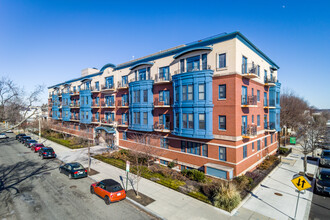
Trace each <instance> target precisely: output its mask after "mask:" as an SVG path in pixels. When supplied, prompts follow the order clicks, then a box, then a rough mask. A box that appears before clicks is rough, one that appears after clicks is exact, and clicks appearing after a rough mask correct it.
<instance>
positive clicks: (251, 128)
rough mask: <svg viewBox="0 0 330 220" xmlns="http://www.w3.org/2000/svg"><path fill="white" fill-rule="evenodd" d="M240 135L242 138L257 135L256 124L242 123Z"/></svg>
mask: <svg viewBox="0 0 330 220" xmlns="http://www.w3.org/2000/svg"><path fill="white" fill-rule="evenodd" d="M242 137H243V138H254V137H257V125H245V126H244V125H243V126H242Z"/></svg>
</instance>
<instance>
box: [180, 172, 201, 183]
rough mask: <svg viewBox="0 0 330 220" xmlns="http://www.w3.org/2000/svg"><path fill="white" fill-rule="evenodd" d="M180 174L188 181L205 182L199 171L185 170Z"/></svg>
mask: <svg viewBox="0 0 330 220" xmlns="http://www.w3.org/2000/svg"><path fill="white" fill-rule="evenodd" d="M181 174H182V175H183V176H185V177H188V178H189V179H192V180H195V181H197V182H203V181H204V180H205V174H204V173H203V172H201V171H199V170H187V169H184V170H182V171H181Z"/></svg>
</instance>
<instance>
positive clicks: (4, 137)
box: [0, 133, 8, 139]
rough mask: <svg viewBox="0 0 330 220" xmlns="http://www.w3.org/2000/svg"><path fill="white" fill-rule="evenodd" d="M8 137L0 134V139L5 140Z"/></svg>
mask: <svg viewBox="0 0 330 220" xmlns="http://www.w3.org/2000/svg"><path fill="white" fill-rule="evenodd" d="M6 138H8V136H7V135H6V134H5V133H0V139H6Z"/></svg>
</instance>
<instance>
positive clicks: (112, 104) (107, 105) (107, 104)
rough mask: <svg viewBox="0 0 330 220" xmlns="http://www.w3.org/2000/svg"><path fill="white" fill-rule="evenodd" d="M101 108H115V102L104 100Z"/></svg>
mask: <svg viewBox="0 0 330 220" xmlns="http://www.w3.org/2000/svg"><path fill="white" fill-rule="evenodd" d="M101 108H115V102H102V103H101Z"/></svg>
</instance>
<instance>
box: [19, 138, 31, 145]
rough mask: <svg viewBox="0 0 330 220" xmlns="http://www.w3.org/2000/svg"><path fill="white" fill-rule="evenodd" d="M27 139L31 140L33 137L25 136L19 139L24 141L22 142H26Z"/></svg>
mask: <svg viewBox="0 0 330 220" xmlns="http://www.w3.org/2000/svg"><path fill="white" fill-rule="evenodd" d="M27 140H31V137H30V136H23V137H21V138H20V139H19V141H20V142H21V143H22V144H25V141H27Z"/></svg>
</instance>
